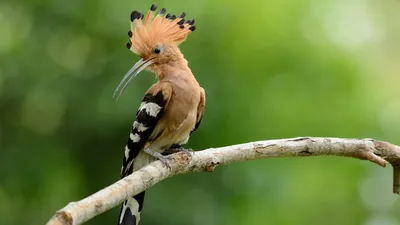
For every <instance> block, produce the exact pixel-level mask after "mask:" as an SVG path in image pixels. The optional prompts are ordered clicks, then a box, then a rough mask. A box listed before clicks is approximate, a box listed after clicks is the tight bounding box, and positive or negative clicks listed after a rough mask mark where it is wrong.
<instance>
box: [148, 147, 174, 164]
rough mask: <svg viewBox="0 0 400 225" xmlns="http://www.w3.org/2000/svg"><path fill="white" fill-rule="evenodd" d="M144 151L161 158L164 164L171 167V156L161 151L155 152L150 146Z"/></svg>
mask: <svg viewBox="0 0 400 225" xmlns="http://www.w3.org/2000/svg"><path fill="white" fill-rule="evenodd" d="M144 152H146V153H147V154H149V155H151V156H153V157H154V158H156V159H158V160H160V161H161V162H162V163H163V164H164V166H166V167H167V168H168V169H171V157H169V156H165V155H162V154H161V153H159V152H155V151H153V150H151V149H150V148H145V149H144Z"/></svg>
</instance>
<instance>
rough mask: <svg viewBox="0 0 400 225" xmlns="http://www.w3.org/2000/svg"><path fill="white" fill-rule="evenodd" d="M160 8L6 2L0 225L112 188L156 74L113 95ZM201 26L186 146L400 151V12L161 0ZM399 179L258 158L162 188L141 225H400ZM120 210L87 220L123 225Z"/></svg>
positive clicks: (367, 0)
mask: <svg viewBox="0 0 400 225" xmlns="http://www.w3.org/2000/svg"><path fill="white" fill-rule="evenodd" d="M151 3H152V1H147V0H146V1H144V0H141V1H138V0H121V1H111V0H96V1H95V0H88V1H80V0H69V1H60V0H19V1H13V0H2V1H1V2H0V60H1V61H0V62H1V64H0V224H2V225H3V224H4V225H8V224H15V225H18V224H44V223H45V222H46V221H47V220H48V219H49V218H50V217H51V216H52V214H53V213H54V212H55V211H56V210H57V209H59V208H61V207H63V206H64V205H66V204H67V203H68V202H70V201H73V200H79V199H81V198H83V197H86V196H87V195H89V194H92V193H94V192H96V191H97V190H99V189H101V188H103V187H105V186H107V185H109V184H111V183H113V182H115V181H116V180H117V179H118V178H119V172H120V168H121V166H120V163H121V161H122V156H123V152H124V145H125V142H126V140H127V138H128V133H129V130H130V126H131V123H132V121H133V119H134V115H135V112H136V109H137V108H138V106H139V104H140V100H141V98H142V96H143V94H144V92H145V91H146V89H147V88H148V87H149V86H150V85H151V84H152V83H153V82H154V76H153V75H152V74H150V73H149V72H144V73H143V74H141V75H140V76H139V77H138V78H136V79H135V81H134V82H133V83H131V84H130V86H129V87H128V89H127V91H126V92H125V94H124V95H123V97H122V98H121V99H120V100H119V101H115V100H114V99H112V93H113V91H114V89H115V87H116V86H117V84H118V83H119V81H120V79H121V78H122V76H123V75H124V74H125V73H126V72H127V70H129V68H130V67H131V66H132V65H133V63H134V62H135V61H136V60H138V57H137V56H135V55H134V54H132V53H131V52H130V51H128V50H127V49H126V48H125V43H126V41H127V31H128V29H129V15H130V12H131V11H132V10H133V9H139V10H140V11H142V12H145V11H147V9H148V8H149V6H150V5H151ZM157 3H158V5H159V6H161V7H166V8H167V9H168V11H170V12H172V13H175V14H180V13H181V12H182V11H185V12H186V13H187V15H188V16H187V18H195V19H196V24H197V28H198V29H197V30H196V31H195V32H194V33H193V34H191V35H190V36H189V37H188V39H187V41H186V42H185V43H183V44H182V45H181V49H182V51H183V53H184V55H185V56H186V58H187V59H188V60H189V62H190V67H191V68H192V70H193V72H194V74H195V75H196V77H197V79H198V80H199V82H200V83H201V85H202V86H203V87H204V88H205V90H206V92H207V106H206V113H205V115H204V119H203V122H202V125H201V126H200V128H199V130H198V131H196V132H195V133H194V135H193V136H192V138H191V140H190V142H189V144H188V145H187V146H188V147H191V148H194V149H205V148H209V147H218V146H225V145H232V144H238V143H243V142H250V141H257V140H266V139H276V138H288V137H297V136H334V137H353V138H366V137H369V138H376V139H382V140H386V141H390V142H393V143H397V144H400V98H399V97H400V88H399V84H400V74H399V70H400V44H399V38H400V14H399V8H400V2H399V1H396V0H385V1H379V0H298V1H292V0H280V1H256V0H247V1H228V0H221V1H214V0H207V1H206V0H202V1H178V0H171V1H163V0H160V1H157ZM391 176H392V171H391V168H390V167H389V168H386V169H383V168H379V167H378V166H376V165H373V164H372V163H369V162H364V161H360V160H355V159H348V158H341V157H340V158H339V157H314V158H279V159H264V160H257V161H251V162H244V163H238V164H233V165H229V166H224V167H219V168H217V169H216V171H215V172H214V173H196V174H188V175H183V176H178V177H174V178H171V179H169V180H166V181H164V182H162V183H160V184H158V185H156V186H155V187H153V188H151V189H150V190H149V191H148V192H147V195H146V202H145V208H144V211H143V213H142V221H141V224H142V225H151V224H174V225H184V224H185V225H186V224H193V225H204V224H207V225H217V224H218V225H219V224H235V225H242V224H243V225H249V224H252V225H265V224H281V225H286V224H290V225H292V224H296V225H297V224H299V225H319V224H328V225H337V224H341V225H355V224H362V225H399V224H400V200H399V197H398V196H395V195H393V194H392V193H391V185H392V184H391ZM118 212H119V207H117V208H115V209H113V210H111V211H109V212H107V213H104V214H102V215H101V216H98V217H96V218H95V219H93V220H91V221H90V222H88V223H87V224H92V225H94V224H99V225H103V224H104V225H105V224H116V220H117V217H118Z"/></svg>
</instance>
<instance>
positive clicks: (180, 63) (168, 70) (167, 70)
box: [151, 57, 193, 81]
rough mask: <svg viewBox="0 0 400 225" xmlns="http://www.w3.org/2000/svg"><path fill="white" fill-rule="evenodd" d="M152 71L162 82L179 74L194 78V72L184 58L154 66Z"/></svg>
mask: <svg viewBox="0 0 400 225" xmlns="http://www.w3.org/2000/svg"><path fill="white" fill-rule="evenodd" d="M151 69H152V71H153V72H154V73H155V74H156V77H157V79H158V80H160V81H162V80H165V79H168V77H169V76H175V75H177V74H185V75H187V76H190V77H192V76H193V74H192V71H191V70H190V68H189V67H188V62H187V61H186V59H185V58H183V57H182V58H180V59H178V60H174V61H171V62H168V63H165V64H158V65H153V66H152V68H151Z"/></svg>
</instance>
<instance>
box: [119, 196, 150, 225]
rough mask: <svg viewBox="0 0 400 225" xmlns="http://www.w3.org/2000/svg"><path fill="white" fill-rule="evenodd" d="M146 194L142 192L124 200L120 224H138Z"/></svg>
mask: <svg viewBox="0 0 400 225" xmlns="http://www.w3.org/2000/svg"><path fill="white" fill-rule="evenodd" d="M144 194H145V192H142V193H140V194H138V195H136V196H134V197H129V198H128V199H127V200H125V201H124V203H123V204H122V207H121V211H120V214H119V219H118V224H120V225H138V224H139V221H140V212H141V211H142V208H143V201H144Z"/></svg>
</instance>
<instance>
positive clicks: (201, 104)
mask: <svg viewBox="0 0 400 225" xmlns="http://www.w3.org/2000/svg"><path fill="white" fill-rule="evenodd" d="M205 105H206V94H205V91H204V89H203V88H201V90H200V102H199V105H198V106H197V120H196V125H195V126H194V128H193V130H192V131H191V132H190V134H191V133H193V132H194V131H196V130H197V128H199V126H200V123H201V119H202V118H203V113H204V107H205Z"/></svg>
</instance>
